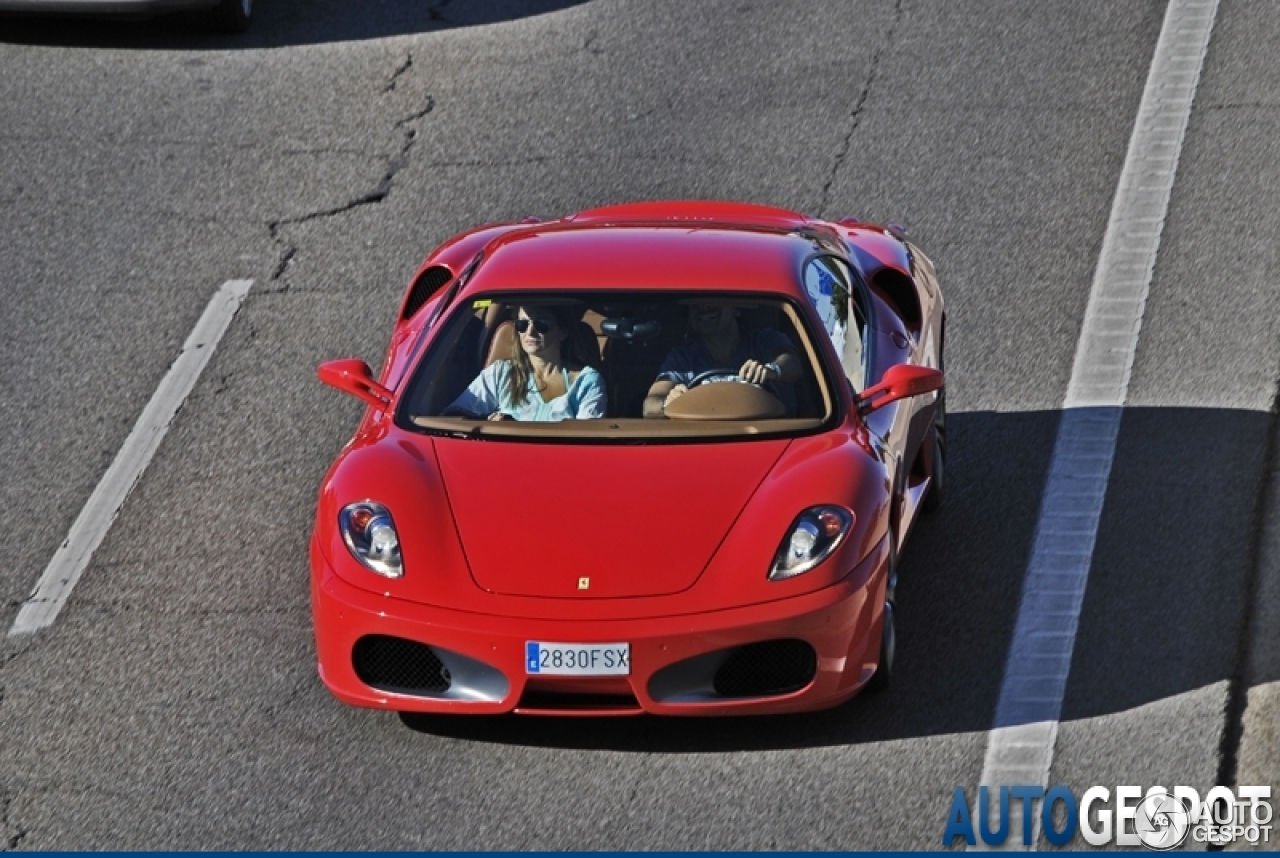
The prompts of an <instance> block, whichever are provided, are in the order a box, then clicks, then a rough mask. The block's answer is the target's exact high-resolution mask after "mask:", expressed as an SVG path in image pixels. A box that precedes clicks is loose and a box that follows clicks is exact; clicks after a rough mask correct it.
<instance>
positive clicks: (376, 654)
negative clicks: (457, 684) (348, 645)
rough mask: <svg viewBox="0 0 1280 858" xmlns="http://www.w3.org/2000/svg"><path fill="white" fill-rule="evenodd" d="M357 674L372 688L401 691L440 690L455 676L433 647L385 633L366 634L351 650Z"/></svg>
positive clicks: (433, 692)
mask: <svg viewBox="0 0 1280 858" xmlns="http://www.w3.org/2000/svg"><path fill="white" fill-rule="evenodd" d="M351 661H352V664H353V666H354V667H355V670H356V676H358V677H359V678H360V681H361V682H363V683H364V684H365V685H368V686H369V687H370V688H376V689H378V690H379V691H391V692H395V693H398V694H441V693H443V692H445V691H448V690H449V686H450V685H451V684H452V681H453V680H452V677H450V676H449V670H448V668H446V667H445V666H444V662H442V661H441V660H440V657H439V656H437V655H436V654H435V652H434V651H433V650H432V649H431V647H429V646H427V645H426V644H420V643H418V642H417V641H411V640H405V639H404V638H393V637H388V636H386V635H367V636H365V637H362V638H360V640H358V641H356V645H355V647H354V649H353V650H352V652H351Z"/></svg>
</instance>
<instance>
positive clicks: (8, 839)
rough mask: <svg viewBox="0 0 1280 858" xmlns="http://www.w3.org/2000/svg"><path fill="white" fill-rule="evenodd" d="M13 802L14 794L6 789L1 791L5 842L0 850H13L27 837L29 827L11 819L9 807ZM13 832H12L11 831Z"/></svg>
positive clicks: (0, 829) (1, 825)
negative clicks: (15, 822) (17, 823)
mask: <svg viewBox="0 0 1280 858" xmlns="http://www.w3.org/2000/svg"><path fill="white" fill-rule="evenodd" d="M12 804H13V796H12V795H11V794H10V793H9V792H8V791H7V790H6V791H4V792H0V832H3V836H4V844H3V846H0V852H13V851H16V850H17V848H18V847H19V846H21V845H22V841H23V840H26V839H27V834H28V832H27V829H26V828H24V827H22V826H21V825H16V824H14V823H13V822H11V821H10V820H9V808H10V807H11V806H12ZM10 832H12V833H10Z"/></svg>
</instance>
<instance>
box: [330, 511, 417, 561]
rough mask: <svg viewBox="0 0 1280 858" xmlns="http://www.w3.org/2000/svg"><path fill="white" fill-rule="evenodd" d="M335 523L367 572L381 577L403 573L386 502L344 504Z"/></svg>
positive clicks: (350, 549)
mask: <svg viewBox="0 0 1280 858" xmlns="http://www.w3.org/2000/svg"><path fill="white" fill-rule="evenodd" d="M338 527H339V529H340V530H341V531H342V541H343V542H345V543H347V549H348V550H349V551H350V552H351V556H352V557H355V559H357V560H359V561H360V562H361V563H362V564H363V565H364V567H365V568H366V569H368V570H369V571H370V572H376V573H378V574H379V575H381V576H383V577H384V578H399V577H400V576H402V575H403V574H404V566H403V565H402V564H401V562H400V535H399V534H398V533H396V525H395V522H393V521H392V520H391V511H390V510H389V509H387V508H386V507H385V506H383V505H382V504H380V503H375V502H373V501H360V502H359V503H353V504H347V505H346V506H344V507H343V508H342V512H340V513H338Z"/></svg>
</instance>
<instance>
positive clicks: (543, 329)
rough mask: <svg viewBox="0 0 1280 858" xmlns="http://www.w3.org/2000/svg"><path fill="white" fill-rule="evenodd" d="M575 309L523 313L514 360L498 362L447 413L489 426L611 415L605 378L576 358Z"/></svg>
mask: <svg viewBox="0 0 1280 858" xmlns="http://www.w3.org/2000/svg"><path fill="white" fill-rule="evenodd" d="M577 323H578V318H577V315H576V314H575V312H574V311H573V310H572V309H570V308H569V307H541V306H536V305H535V306H531V307H520V308H519V309H518V310H517V312H516V320H515V328H516V337H515V342H514V343H513V345H512V354H511V357H510V359H508V360H497V361H494V362H493V363H491V364H490V365H489V366H487V367H485V369H484V371H483V372H481V373H480V375H478V376H476V379H475V380H474V381H472V382H471V384H470V385H468V386H467V389H466V390H464V391H463V392H462V395H461V396H459V397H458V398H457V399H456V400H454V402H453V404H452V405H450V406H449V408H448V409H446V411H445V413H446V414H447V413H450V412H465V413H470V414H475V415H477V416H483V417H486V418H488V419H489V420H538V421H559V420H566V419H586V418H591V417H603V416H604V415H605V408H606V398H605V387H604V378H603V377H602V376H601V375H600V373H599V372H597V371H596V370H595V369H593V368H592V367H591V366H589V365H587V363H586V362H585V361H583V360H581V359H579V358H578V356H577V355H576V354H575V353H574V349H573V341H572V337H571V333H572V331H573V328H574V326H575V325H576V324H577Z"/></svg>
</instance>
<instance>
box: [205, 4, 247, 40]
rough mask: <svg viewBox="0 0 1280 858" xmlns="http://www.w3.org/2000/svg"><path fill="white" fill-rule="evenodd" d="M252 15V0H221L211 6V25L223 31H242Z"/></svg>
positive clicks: (245, 28)
mask: <svg viewBox="0 0 1280 858" xmlns="http://www.w3.org/2000/svg"><path fill="white" fill-rule="evenodd" d="M252 16H253V0H222V2H221V3H219V4H218V5H217V6H215V7H214V8H213V25H214V27H216V28H217V29H218V30H220V31H221V32H224V33H243V32H244V31H246V30H248V29H249V19H250V18H251V17H252Z"/></svg>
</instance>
